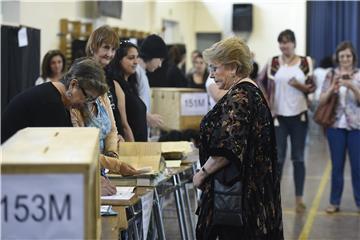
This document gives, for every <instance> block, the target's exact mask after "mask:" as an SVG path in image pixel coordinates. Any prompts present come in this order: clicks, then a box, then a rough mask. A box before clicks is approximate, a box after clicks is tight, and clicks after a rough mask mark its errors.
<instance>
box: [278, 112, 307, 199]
mask: <svg viewBox="0 0 360 240" xmlns="http://www.w3.org/2000/svg"><path fill="white" fill-rule="evenodd" d="M277 120H278V122H279V126H275V135H276V146H277V152H278V169H279V174H280V177H281V175H282V171H283V167H284V162H285V158H286V150H287V138H288V136H290V142H291V160H292V163H293V168H294V182H295V196H298V197H301V196H302V195H303V192H304V184H305V164H304V150H305V141H306V134H307V125H308V119H307V113H306V112H304V113H301V114H299V115H296V116H291V117H284V116H277Z"/></svg>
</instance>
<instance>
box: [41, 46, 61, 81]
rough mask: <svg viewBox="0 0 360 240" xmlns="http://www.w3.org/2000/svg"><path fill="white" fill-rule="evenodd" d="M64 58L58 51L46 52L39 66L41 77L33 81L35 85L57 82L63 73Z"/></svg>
mask: <svg viewBox="0 0 360 240" xmlns="http://www.w3.org/2000/svg"><path fill="white" fill-rule="evenodd" d="M65 68H66V62H65V56H64V54H62V53H61V52H60V51H59V50H51V51H48V52H47V53H46V54H45V56H44V59H43V61H42V65H41V76H40V77H39V78H38V79H37V80H36V81H35V85H39V84H42V83H44V82H58V81H60V78H61V77H62V75H63V74H64V72H65Z"/></svg>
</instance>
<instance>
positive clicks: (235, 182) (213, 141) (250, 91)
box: [1, 26, 360, 239]
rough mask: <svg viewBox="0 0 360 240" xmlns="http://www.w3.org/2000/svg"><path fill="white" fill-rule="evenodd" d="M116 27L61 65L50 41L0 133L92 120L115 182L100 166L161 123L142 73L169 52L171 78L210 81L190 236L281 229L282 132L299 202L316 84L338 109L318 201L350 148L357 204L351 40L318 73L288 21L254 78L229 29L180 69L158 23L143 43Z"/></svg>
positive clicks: (357, 108) (277, 232)
mask: <svg viewBox="0 0 360 240" xmlns="http://www.w3.org/2000/svg"><path fill="white" fill-rule="evenodd" d="M119 39H120V37H119V36H118V34H117V33H116V32H115V31H114V30H113V29H111V28H110V27H109V26H101V27H99V28H98V29H96V30H95V31H94V32H93V33H92V34H91V36H90V38H89V40H88V42H87V46H86V53H87V57H85V58H81V59H77V60H75V61H74V62H73V63H72V65H71V67H70V69H69V70H66V67H65V66H66V63H65V57H64V55H62V53H60V52H59V51H54V50H53V51H49V52H48V53H47V54H46V55H45V57H44V60H43V65H42V73H41V77H40V78H39V79H38V80H37V81H36V85H37V86H35V87H33V88H31V89H28V90H26V91H24V92H22V93H20V94H19V95H17V96H16V97H15V98H14V99H13V100H12V101H11V102H10V103H9V105H8V106H7V108H6V109H5V110H4V113H3V115H2V123H1V128H2V135H1V143H3V142H4V141H6V140H7V139H8V138H10V137H11V136H12V135H13V134H14V133H15V132H16V131H18V130H20V129H22V128H25V127H96V128H98V129H99V130H100V144H99V146H100V153H101V154H100V157H99V161H100V165H101V173H100V174H101V175H102V177H101V178H100V179H101V194H102V195H112V194H114V193H115V192H116V188H115V186H114V185H113V184H112V183H111V182H110V181H109V180H108V179H107V178H106V177H105V175H106V173H105V169H109V171H110V172H113V173H117V174H121V175H124V176H126V175H135V174H137V173H138V171H137V170H136V169H135V168H133V167H132V166H131V165H129V164H126V163H124V162H122V161H121V159H118V156H119V154H118V147H117V146H118V142H121V141H141V142H146V141H147V140H148V127H149V126H150V127H161V126H162V125H163V119H162V116H160V115H158V114H153V113H151V104H150V87H149V86H150V85H149V79H148V77H147V74H148V73H149V72H154V71H155V70H156V69H158V68H160V67H161V66H162V63H163V61H164V60H165V59H166V58H167V57H168V54H169V53H170V54H172V55H173V56H172V58H171V62H170V63H171V66H172V67H171V68H170V71H169V72H168V75H169V74H170V75H173V74H178V73H181V76H180V77H181V78H179V81H178V82H177V83H176V84H179V86H180V85H181V87H192V88H199V89H204V90H206V91H207V92H208V94H209V97H210V102H211V103H212V106H211V110H210V111H209V112H208V113H207V115H206V116H205V117H204V118H203V120H202V122H201V124H200V139H199V159H200V164H201V169H200V171H199V172H198V173H196V174H195V175H194V177H193V183H194V186H195V187H197V188H199V189H201V190H202V196H201V199H200V202H199V206H198V209H197V214H198V216H199V218H198V223H197V228H196V235H197V238H198V239H216V238H217V237H219V239H238V236H239V235H241V236H244V238H245V239H283V238H284V237H283V223H282V208H281V197H280V181H281V176H282V169H283V166H284V162H285V159H286V151H287V139H288V137H290V143H291V160H292V165H293V169H294V171H293V175H294V190H295V210H296V212H297V213H303V212H304V211H305V210H306V206H305V204H304V201H303V195H304V189H305V176H306V165H305V162H306V161H305V157H304V151H305V142H306V137H307V130H308V122H309V117H308V114H307V111H308V104H309V99H308V95H309V94H311V93H313V92H314V91H315V90H316V88H318V89H319V88H320V89H321V91H320V97H319V104H318V105H319V106H322V105H324V104H327V101H328V99H329V98H330V97H331V96H332V95H337V96H338V101H337V103H336V108H335V109H334V112H335V115H336V117H335V121H334V123H333V124H332V126H331V127H329V128H327V129H326V136H327V139H328V143H329V147H330V154H331V161H332V166H333V168H332V175H331V193H330V205H329V207H328V208H326V212H327V213H335V212H338V211H340V204H341V195H342V191H343V185H344V163H345V156H346V154H348V155H349V159H350V164H351V175H352V183H353V191H354V199H355V203H356V205H357V207H358V208H359V211H360V168H359V163H360V150H359V147H358V143H359V142H360V72H359V70H358V68H357V67H356V66H357V55H356V52H355V49H354V48H353V46H352V44H351V43H349V42H342V43H340V44H339V45H338V47H337V49H336V53H335V56H336V63H337V65H338V66H337V67H336V68H332V69H329V70H327V72H326V77H325V80H324V81H323V83H322V84H319V81H314V80H316V79H313V62H312V60H311V58H310V57H308V56H300V55H298V54H297V53H296V51H295V50H296V38H295V33H294V32H293V31H291V30H289V29H286V30H284V31H282V32H281V33H280V34H279V36H278V39H277V40H278V44H279V49H280V51H281V54H280V55H278V56H274V57H271V58H270V59H269V61H268V63H267V64H266V66H265V67H264V70H263V71H262V72H261V73H260V74H259V76H258V77H257V79H255V78H256V75H257V74H255V75H254V71H253V69H254V66H255V65H254V59H253V55H252V53H251V52H250V50H249V47H248V46H247V45H246V43H245V42H244V41H242V40H241V39H239V38H237V37H231V38H227V39H224V40H222V41H220V42H217V43H215V44H214V45H212V46H211V47H209V48H208V49H206V50H205V51H204V52H203V53H201V52H198V51H194V52H193V53H194V54H193V58H192V61H193V64H194V66H193V68H192V70H191V71H189V73H188V74H187V75H185V73H183V72H182V71H183V70H182V69H181V68H180V67H179V64H180V63H182V62H183V61H184V55H182V54H180V53H179V49H176V47H175V46H173V47H172V49H170V51H168V50H167V47H166V44H165V42H164V41H163V39H162V38H161V37H159V36H158V35H154V34H153V35H150V36H148V37H147V38H146V39H145V40H144V41H143V44H142V45H141V46H140V47H138V46H137V45H135V44H133V43H131V42H129V41H119ZM255 68H256V67H255ZM256 73H257V71H256ZM316 82H318V85H317V86H316ZM229 186H230V187H231V189H229V188H228V187H229ZM218 189H222V190H224V189H226V191H230V193H228V194H223V193H222V190H218ZM231 191H235V192H231ZM219 201H223V203H224V204H218V203H219Z"/></svg>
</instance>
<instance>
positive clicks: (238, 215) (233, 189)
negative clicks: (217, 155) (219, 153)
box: [213, 171, 243, 226]
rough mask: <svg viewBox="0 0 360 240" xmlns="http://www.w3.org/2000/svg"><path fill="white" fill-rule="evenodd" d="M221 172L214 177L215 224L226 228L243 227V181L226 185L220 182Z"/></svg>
mask: <svg viewBox="0 0 360 240" xmlns="http://www.w3.org/2000/svg"><path fill="white" fill-rule="evenodd" d="M221 174H224V172H222V171H220V172H218V173H216V174H215V176H214V211H213V224H214V225H226V226H242V225H243V219H242V189H243V185H242V183H241V181H239V180H236V181H235V182H234V183H232V184H229V185H227V184H224V183H222V182H220V181H219V178H220V177H219V175H221Z"/></svg>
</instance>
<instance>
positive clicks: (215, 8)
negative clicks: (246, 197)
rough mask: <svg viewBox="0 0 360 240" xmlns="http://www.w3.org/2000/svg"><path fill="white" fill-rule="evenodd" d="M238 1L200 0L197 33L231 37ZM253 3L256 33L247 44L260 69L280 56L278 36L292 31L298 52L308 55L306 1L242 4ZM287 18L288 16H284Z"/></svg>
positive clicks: (255, 0) (255, 1)
mask: <svg viewBox="0 0 360 240" xmlns="http://www.w3.org/2000/svg"><path fill="white" fill-rule="evenodd" d="M233 3H239V1H229V0H224V1H216V2H214V1H210V2H209V1H201V2H197V3H196V7H195V9H196V14H195V16H196V19H195V29H194V31H195V32H216V31H220V32H222V33H223V37H227V36H232V35H234V33H233V32H232V30H231V24H232V4H233ZM241 3H252V4H253V31H252V32H251V34H250V35H249V36H248V41H247V43H248V45H249V46H250V48H251V50H252V51H253V52H254V53H255V55H256V60H257V61H258V62H259V64H260V65H261V66H263V65H264V63H265V62H266V61H267V59H268V58H269V57H271V56H273V55H275V54H279V49H278V44H277V36H278V34H279V33H280V32H281V31H282V30H284V29H286V28H290V29H292V30H293V31H294V32H295V35H296V38H297V52H298V53H299V54H305V50H306V49H305V46H306V1H305V0H294V1H284V0H269V1H261V0H254V1H241ZM285 16H286V17H285Z"/></svg>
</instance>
